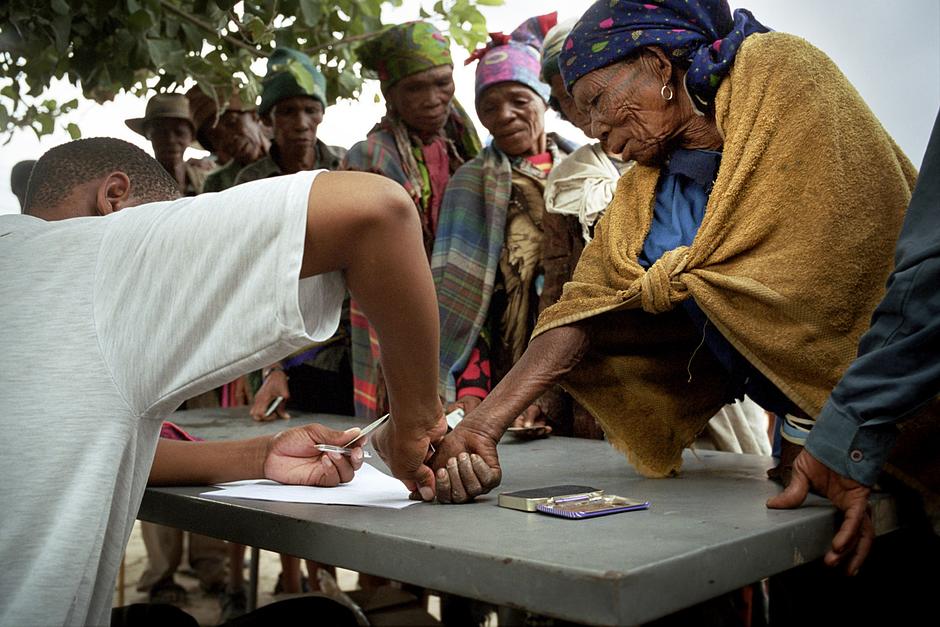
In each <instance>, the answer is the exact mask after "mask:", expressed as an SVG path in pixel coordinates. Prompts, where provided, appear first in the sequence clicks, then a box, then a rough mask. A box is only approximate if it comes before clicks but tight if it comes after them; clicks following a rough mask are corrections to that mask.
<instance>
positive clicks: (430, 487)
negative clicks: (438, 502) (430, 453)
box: [402, 464, 436, 501]
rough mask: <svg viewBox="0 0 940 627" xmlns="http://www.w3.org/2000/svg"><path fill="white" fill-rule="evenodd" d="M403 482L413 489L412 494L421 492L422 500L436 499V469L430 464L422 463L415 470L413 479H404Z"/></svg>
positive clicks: (409, 488)
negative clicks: (429, 465) (432, 468)
mask: <svg viewBox="0 0 940 627" xmlns="http://www.w3.org/2000/svg"><path fill="white" fill-rule="evenodd" d="M402 483H404V484H405V487H406V488H408V490H410V491H411V493H412V495H414V494H416V493H417V494H420V495H421V500H422V501H433V500H434V489H435V487H436V486H435V483H434V471H432V470H431V469H430V468H429V467H428V466H425V465H424V464H421V465H420V466H418V469H417V470H416V471H415V472H414V476H413V477H412V478H411V479H402Z"/></svg>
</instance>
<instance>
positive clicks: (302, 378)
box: [235, 47, 352, 593]
mask: <svg viewBox="0 0 940 627" xmlns="http://www.w3.org/2000/svg"><path fill="white" fill-rule="evenodd" d="M326 103H327V100H326V79H324V78H323V74H322V73H321V72H320V70H319V69H317V67H316V66H315V65H314V64H313V61H312V60H311V59H310V57H309V56H307V55H306V54H304V53H303V52H300V51H298V50H293V49H291V48H283V47H282V48H277V49H276V50H275V51H274V53H273V54H272V55H271V56H270V58H269V59H268V72H267V75H266V76H265V78H264V80H263V81H262V84H261V104H260V105H259V107H258V113H259V114H260V115H261V118H262V119H263V120H265V122H266V123H268V124H270V126H271V127H272V129H273V131H274V141H273V142H272V143H271V149H270V151H269V152H268V155H267V156H266V157H264V158H262V159H259V160H258V161H256V162H254V163H252V164H251V165H248V166H246V167H244V168H242V170H241V171H240V172H239V173H238V176H236V177H235V185H240V184H241V183H246V182H248V181H255V180H258V179H265V178H270V177H272V176H281V175H283V174H293V173H294V172H301V171H304V170H321V169H324V170H335V169H338V168H339V165H340V161H341V160H342V158H343V156H344V155H345V154H346V150H345V149H343V148H339V147H337V146H327V145H326V144H325V143H323V142H322V141H321V140H319V139H317V129H318V128H319V126H320V123H321V122H322V121H323V113H324V111H325V110H326ZM345 310H346V308H345V307H344V312H343V316H342V321H341V323H340V327H339V330H338V331H337V332H336V333H335V334H334V335H333V336H332V337H331V338H329V339H328V340H325V341H323V342H318V343H317V344H314V345H311V346H308V347H306V348H303V349H301V350H299V351H297V352H295V353H293V354H292V355H289V356H288V357H287V358H286V359H284V360H283V361H281V362H278V363H275V364H271V365H270V366H268V367H267V368H265V369H264V370H262V380H261V387H260V388H259V389H258V390H257V392H256V393H255V396H254V403H253V404H252V407H251V415H252V417H254V419H255V420H274V419H276V418H287V417H288V414H287V408H285V405H288V406H289V407H294V408H296V409H299V410H302V411H312V412H319V413H331V414H350V413H351V412H352V380H351V379H352V375H351V372H350V363H349V362H350V358H349V332H348V331H347V330H346V327H347V326H348V320H349V316H348V314H347V313H346V311H345ZM288 381H289V383H288ZM278 398H280V399H281V400H282V401H284V400H286V401H287V402H286V403H283V402H282V403H280V404H278V403H274V401H275V400H276V399H278ZM271 407H274V408H275V410H274V411H271V410H269V408H271ZM316 566H317V565H316V564H314V563H313V562H309V561H308V562H307V571H308V574H309V575H310V580H309V583H307V582H304V581H303V579H302V578H301V576H300V561H299V560H298V559H297V558H295V557H290V556H287V555H282V556H281V567H282V569H283V572H282V573H281V576H280V577H279V578H278V589H277V592H286V593H295V592H300V591H301V588H302V587H305V586H306V585H309V587H311V588H315V587H316V585H317V584H316V581H317V579H316V577H315V570H316Z"/></svg>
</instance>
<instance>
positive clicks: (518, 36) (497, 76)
mask: <svg viewBox="0 0 940 627" xmlns="http://www.w3.org/2000/svg"><path fill="white" fill-rule="evenodd" d="M557 22H558V13H549V14H547V15H540V16H538V17H532V18H529V19H527V20H526V21H525V22H523V23H522V24H520V25H519V27H518V28H516V30H514V31H512V33H510V34H509V35H504V34H503V33H490V41H489V43H487V44H486V46H485V47H483V48H480V49H478V50H476V51H474V52H473V54H471V55H470V58H468V59H467V61H466V63H465V65H470V63H472V62H473V61H477V60H479V64H478V65H477V72H476V88H475V92H476V100H477V101H479V100H480V94H482V93H483V91H484V90H485V89H486V88H487V87H491V86H492V85H496V84H497V83H507V82H515V83H522V84H523V85H525V86H526V87H529V88H531V89H532V91H534V92H535V93H537V94H538V95H539V96H541V97H542V99H543V100H545V101H546V102H548V97H549V95H550V93H551V90H550V89H549V87H548V85H546V84H545V83H543V82H542V81H541V80H539V73H540V72H541V71H542V63H541V52H540V51H541V48H542V40H543V39H545V33H547V32H548V31H549V30H550V29H551V28H552V26H554V25H555V24H556V23H557Z"/></svg>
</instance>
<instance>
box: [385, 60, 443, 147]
mask: <svg viewBox="0 0 940 627" xmlns="http://www.w3.org/2000/svg"><path fill="white" fill-rule="evenodd" d="M385 99H386V100H387V101H388V105H389V107H390V108H391V110H392V111H394V112H395V114H396V115H397V116H398V117H399V118H401V121H402V122H404V123H405V126H407V127H408V128H410V129H411V130H413V131H415V132H417V133H419V134H421V135H436V134H438V133H440V132H441V130H442V129H443V128H444V125H445V124H446V123H447V117H448V116H449V115H450V102H451V100H453V99H454V68H453V67H451V66H449V65H439V66H438V67H433V68H431V69H429V70H424V71H423V72H418V73H417V74H412V75H411V76H406V77H405V78H403V79H401V80H400V81H398V82H397V83H395V84H394V85H392V86H391V87H390V88H389V90H388V93H387V94H385Z"/></svg>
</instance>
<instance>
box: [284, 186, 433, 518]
mask: <svg viewBox="0 0 940 627" xmlns="http://www.w3.org/2000/svg"><path fill="white" fill-rule="evenodd" d="M334 270H342V271H343V272H344V273H345V275H346V283H347V285H348V287H349V291H350V293H351V294H352V295H353V297H354V298H355V299H356V301H357V302H358V303H359V306H360V307H362V310H363V311H364V312H365V314H366V316H367V317H368V318H369V322H370V323H371V324H372V326H373V327H374V328H375V330H376V333H377V334H378V336H379V343H380V344H381V347H382V368H383V372H384V373H385V378H386V384H387V386H388V393H389V403H390V406H391V413H392V421H391V422H390V424H389V425H388V426H387V427H386V428H385V429H384V430H383V431H382V432H380V433H379V434H378V435H377V436H376V438H375V439H374V441H375V444H376V447H377V449H378V450H379V452H380V453H381V454H382V455H383V457H385V458H386V462H387V463H388V465H389V468H390V470H391V471H392V473H393V474H394V475H395V476H396V477H398V478H399V479H402V480H403V481H404V482H405V484H406V485H407V486H408V487H409V488H411V489H412V490H415V489H418V488H422V487H423V488H424V490H423V491H422V495H423V496H424V497H425V498H426V499H428V500H430V499H431V498H433V494H434V475H433V473H432V472H431V470H430V468H428V467H427V466H425V465H424V458H425V454H426V452H427V451H428V445H429V444H430V443H432V442H436V441H437V440H439V439H440V438H441V437H442V436H443V435H444V432H445V430H446V423H445V422H444V420H443V415H444V412H443V407H442V406H441V402H440V398H439V397H438V393H437V377H438V358H439V342H440V326H439V317H438V311H437V298H436V294H435V291H434V283H433V281H432V279H431V270H430V267H429V266H428V261H427V257H426V255H425V252H424V244H423V240H422V234H421V224H420V222H419V220H418V213H417V211H416V210H415V206H414V202H413V201H412V199H411V197H410V196H409V195H408V194H407V193H406V192H405V190H404V189H403V188H402V187H401V186H400V185H398V184H397V183H395V182H394V181H391V180H389V179H387V178H384V177H381V176H377V175H374V174H365V173H360V172H326V173H324V174H321V175H320V176H318V177H317V178H316V179H315V181H314V183H313V186H312V187H311V189H310V198H309V203H308V210H307V237H306V241H305V242H304V256H303V263H302V266H301V273H300V275H301V277H302V278H303V277H309V276H313V275H315V274H321V273H324V272H330V271H334Z"/></svg>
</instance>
